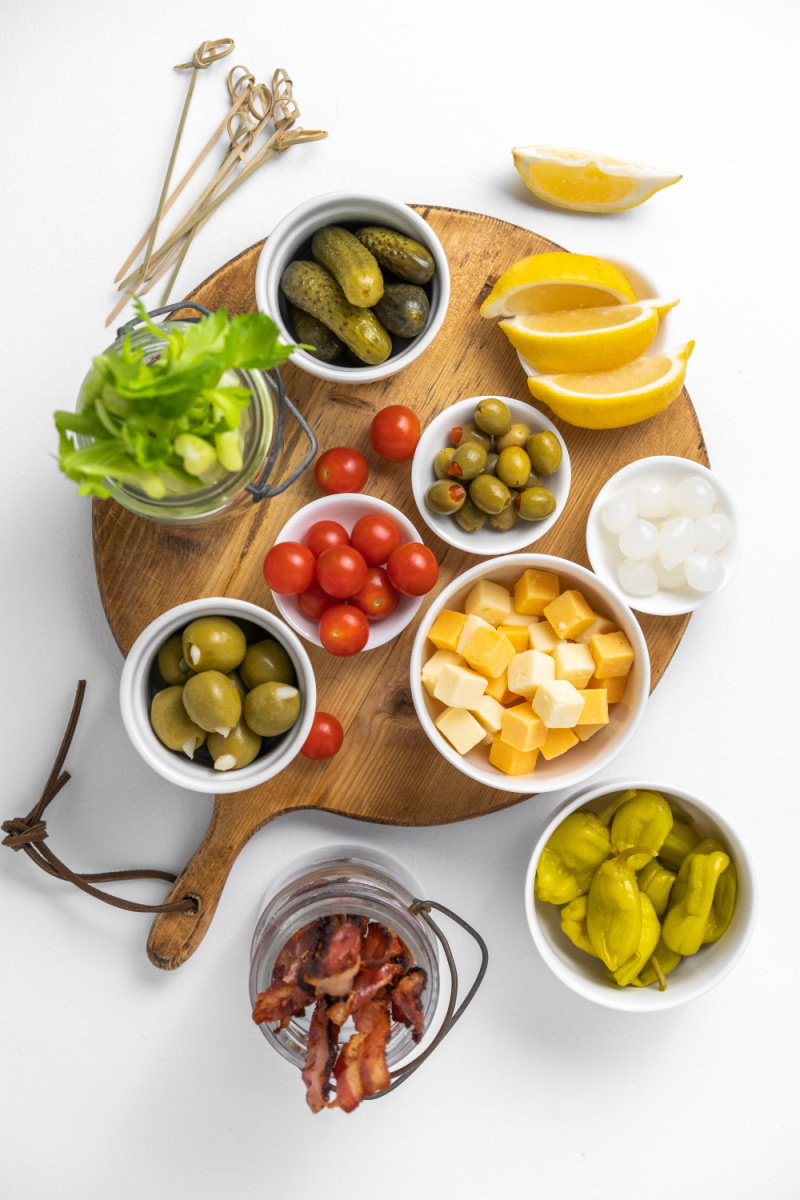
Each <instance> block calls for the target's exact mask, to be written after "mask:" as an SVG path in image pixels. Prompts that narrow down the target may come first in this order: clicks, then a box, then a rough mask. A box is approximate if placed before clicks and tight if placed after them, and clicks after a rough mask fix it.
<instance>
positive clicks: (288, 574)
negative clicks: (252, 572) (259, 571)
mask: <svg viewBox="0 0 800 1200" xmlns="http://www.w3.org/2000/svg"><path fill="white" fill-rule="evenodd" d="M264 578H265V579H266V581H267V583H268V584H269V586H270V587H271V588H272V590H273V592H277V593H278V595H279V596H296V595H297V594H298V593H299V592H304V591H305V590H306V588H308V587H310V586H311V583H312V582H313V580H314V555H313V554H312V553H311V551H310V550H309V548H308V546H303V545H302V544H301V543H300V542H276V543H275V545H274V546H273V547H272V549H271V550H270V551H269V553H268V554H267V557H266V558H265V559H264Z"/></svg>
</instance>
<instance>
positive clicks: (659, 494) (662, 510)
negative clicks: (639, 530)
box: [636, 479, 675, 521]
mask: <svg viewBox="0 0 800 1200" xmlns="http://www.w3.org/2000/svg"><path fill="white" fill-rule="evenodd" d="M636 503H637V507H638V510H639V516H640V517H649V518H650V519H651V520H655V521H659V520H663V518H664V517H669V516H671V514H672V513H673V512H674V511H675V505H674V504H673V503H672V488H671V487H670V486H669V484H668V483H665V482H664V480H663V479H651V480H649V481H648V482H647V483H643V484H641V486H640V487H639V490H638V491H637V493H636Z"/></svg>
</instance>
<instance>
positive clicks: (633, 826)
mask: <svg viewBox="0 0 800 1200" xmlns="http://www.w3.org/2000/svg"><path fill="white" fill-rule="evenodd" d="M672 823H673V817H672V810H671V809H670V806H669V805H668V804H667V802H666V800H665V799H664V797H663V796H660V795H659V794H658V792H648V791H644V790H642V791H634V793H633V795H632V796H631V798H630V799H629V800H626V801H625V803H624V804H622V805H620V807H619V808H618V809H617V811H616V813H615V814H614V820H613V822H612V824H611V841H612V844H613V845H614V847H615V848H616V849H617V850H629V849H630V847H631V846H650V847H652V849H653V852H654V853H653V854H650V855H648V854H634V855H632V856H631V858H630V860H629V861H630V865H631V866H632V867H633V869H634V871H640V870H641V869H642V867H643V866H645V864H646V863H648V862H649V861H650V859H651V858H652V857H654V855H655V854H657V853H658V851H659V850H660V849H661V847H662V845H663V843H664V839H665V838H666V837H667V835H668V834H669V832H670V830H671V829H672Z"/></svg>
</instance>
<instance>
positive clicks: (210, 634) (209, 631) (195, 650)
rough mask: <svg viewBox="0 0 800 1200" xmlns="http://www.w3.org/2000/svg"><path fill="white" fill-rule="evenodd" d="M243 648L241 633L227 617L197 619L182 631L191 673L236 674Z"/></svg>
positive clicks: (185, 656)
mask: <svg viewBox="0 0 800 1200" xmlns="http://www.w3.org/2000/svg"><path fill="white" fill-rule="evenodd" d="M246 649H247V642H246V641H245V637H244V634H243V633H242V631H241V629H240V628H239V626H238V625H237V624H236V622H235V621H229V620H228V618H227V617H198V618H197V620H196V621H192V623H191V625H187V626H186V628H185V629H184V631H183V657H184V659H185V660H186V662H187V663H188V664H189V666H190V667H191V668H192V670H193V671H221V672H222V674H223V675H224V674H227V672H228V671H235V670H236V668H237V667H238V666H239V663H240V662H241V661H242V659H243V658H244V655H245V651H246ZM235 724H236V722H235V721H234V725H235Z"/></svg>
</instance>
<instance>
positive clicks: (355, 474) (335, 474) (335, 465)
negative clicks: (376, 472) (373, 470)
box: [314, 446, 369, 495]
mask: <svg viewBox="0 0 800 1200" xmlns="http://www.w3.org/2000/svg"><path fill="white" fill-rule="evenodd" d="M368 475H369V467H368V466H367V460H366V459H365V458H364V455H363V454H359V452H358V451H357V450H351V449H350V447H349V446H335V447H334V448H333V449H332V450H326V451H325V453H324V454H320V456H319V458H318V459H317V465H316V466H315V467H314V478H315V479H316V481H317V487H319V488H322V490H323V492H327V493H328V494H329V495H330V494H332V493H334V492H360V491H361V489H362V488H363V486H364V484H365V483H366V482H367V476H368Z"/></svg>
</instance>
